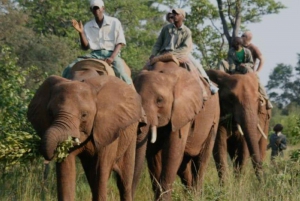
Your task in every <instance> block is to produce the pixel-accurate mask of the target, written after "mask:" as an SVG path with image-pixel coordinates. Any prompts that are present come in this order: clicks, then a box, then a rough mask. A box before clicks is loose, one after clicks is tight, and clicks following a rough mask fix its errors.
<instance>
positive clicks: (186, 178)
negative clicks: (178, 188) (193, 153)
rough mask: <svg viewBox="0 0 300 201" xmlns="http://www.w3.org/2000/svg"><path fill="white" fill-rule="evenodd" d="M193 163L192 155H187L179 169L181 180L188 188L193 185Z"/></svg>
mask: <svg viewBox="0 0 300 201" xmlns="http://www.w3.org/2000/svg"><path fill="white" fill-rule="evenodd" d="M192 163H193V161H192V159H191V157H187V156H185V157H184V158H183V161H182V163H181V165H180V167H179V170H178V175H179V177H180V179H181V182H182V184H183V185H184V186H185V187H186V188H191V187H192V185H193V174H192Z"/></svg>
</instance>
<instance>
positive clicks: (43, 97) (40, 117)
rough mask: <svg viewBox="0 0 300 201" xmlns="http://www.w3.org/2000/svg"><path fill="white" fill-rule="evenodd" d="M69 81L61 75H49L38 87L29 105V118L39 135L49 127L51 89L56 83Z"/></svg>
mask: <svg viewBox="0 0 300 201" xmlns="http://www.w3.org/2000/svg"><path fill="white" fill-rule="evenodd" d="M65 81H68V80H67V79H65V78H62V77H59V76H50V77H48V78H47V79H46V80H45V81H44V82H43V84H42V85H41V86H40V87H39V88H38V90H37V91H36V93H35V95H34V96H33V98H32V100H31V102H30V103H29V106H28V111H27V118H28V120H29V121H30V122H31V124H32V126H33V128H34V129H35V130H36V132H37V133H38V135H39V136H41V135H42V133H43V132H44V131H45V130H46V129H47V128H49V126H50V123H51V119H50V117H49V114H48V112H47V106H48V102H49V100H50V97H51V89H52V87H53V86H54V85H56V84H58V83H61V82H65Z"/></svg>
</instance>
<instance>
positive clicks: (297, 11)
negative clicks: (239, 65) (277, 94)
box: [247, 0, 300, 85]
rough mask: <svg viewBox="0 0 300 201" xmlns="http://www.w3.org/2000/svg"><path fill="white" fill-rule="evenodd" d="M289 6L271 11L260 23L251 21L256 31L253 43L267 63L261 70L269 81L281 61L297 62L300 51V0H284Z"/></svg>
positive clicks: (261, 73) (266, 80)
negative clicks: (273, 13) (276, 11)
mask: <svg viewBox="0 0 300 201" xmlns="http://www.w3.org/2000/svg"><path fill="white" fill-rule="evenodd" d="M281 2H282V3H283V4H284V5H285V6H286V7H287V8H286V9H284V10H281V12H280V13H279V14H276V15H267V16H264V17H263V18H262V21H261V22H260V23H255V24H249V25H248V26H247V28H248V29H249V30H251V31H252V33H253V40H252V42H253V44H255V45H256V46H258V47H259V48H260V50H261V51H262V53H263V55H264V57H265V60H266V61H265V65H264V67H263V69H262V71H261V72H260V73H259V77H260V79H261V82H262V83H263V84H264V85H266V84H267V82H268V80H269V75H270V73H271V72H272V69H274V67H275V66H276V65H277V64H279V63H284V64H289V65H292V66H295V65H296V63H297V61H298V57H297V53H299V54H300V22H299V20H300V0H282V1H281Z"/></svg>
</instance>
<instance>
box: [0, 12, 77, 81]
mask: <svg viewBox="0 0 300 201" xmlns="http://www.w3.org/2000/svg"><path fill="white" fill-rule="evenodd" d="M6 10H7V11H8V12H6V13H3V14H2V15H3V16H4V17H1V18H0V24H1V26H0V33H1V36H0V46H4V45H6V46H9V47H10V49H11V51H12V52H14V54H15V55H18V60H17V65H18V66H20V67H22V69H23V70H26V69H27V68H28V67H30V66H36V67H37V68H36V69H35V71H32V72H31V74H30V75H28V76H29V77H30V79H29V77H28V78H27V83H28V84H29V86H30V85H32V84H34V83H36V82H38V81H40V79H41V78H43V75H44V73H45V72H47V73H48V74H57V75H60V74H61V72H62V70H63V69H64V67H65V66H67V64H68V63H69V62H70V61H72V60H73V59H74V58H75V57H76V56H77V55H78V51H76V50H75V51H74V50H72V49H71V48H70V45H69V43H68V41H67V40H65V39H64V38H62V37H59V36H55V35H48V36H47V37H46V36H44V35H41V34H38V33H36V32H34V31H33V30H32V29H31V28H28V27H26V25H27V22H28V21H30V20H29V19H30V16H28V15H26V14H24V13H23V12H20V11H19V10H18V9H16V8H13V7H6Z"/></svg>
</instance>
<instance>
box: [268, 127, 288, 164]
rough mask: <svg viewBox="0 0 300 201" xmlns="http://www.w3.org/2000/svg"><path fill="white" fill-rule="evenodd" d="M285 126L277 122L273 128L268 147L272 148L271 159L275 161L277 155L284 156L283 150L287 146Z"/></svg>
mask: <svg viewBox="0 0 300 201" xmlns="http://www.w3.org/2000/svg"><path fill="white" fill-rule="evenodd" d="M282 130H283V126H282V125H281V124H276V125H275V126H274V128H273V131H274V132H275V133H273V134H272V135H271V136H270V143H269V144H268V146H267V149H271V161H273V160H274V159H275V158H276V157H277V156H280V157H283V150H285V149H286V148H287V143H286V136H285V135H284V134H282Z"/></svg>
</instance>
